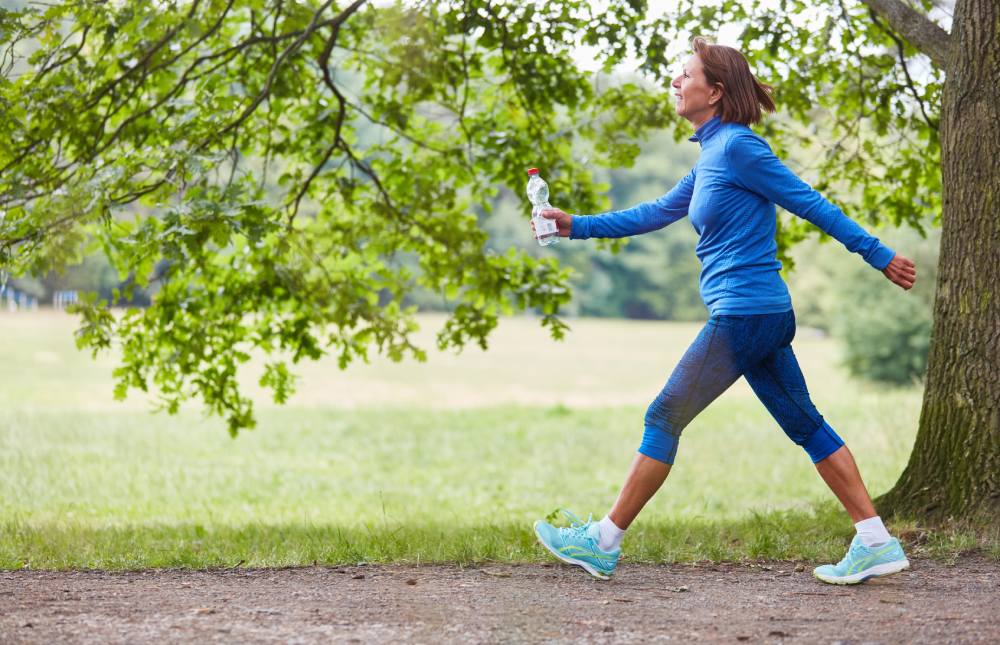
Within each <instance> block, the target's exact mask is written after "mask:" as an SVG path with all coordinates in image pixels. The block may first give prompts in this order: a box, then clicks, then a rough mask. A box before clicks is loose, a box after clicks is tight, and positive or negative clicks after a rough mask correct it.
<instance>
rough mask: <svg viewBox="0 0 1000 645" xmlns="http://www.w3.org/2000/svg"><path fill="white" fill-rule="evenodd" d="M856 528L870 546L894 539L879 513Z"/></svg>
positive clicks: (861, 522) (864, 541)
mask: <svg viewBox="0 0 1000 645" xmlns="http://www.w3.org/2000/svg"><path fill="white" fill-rule="evenodd" d="M854 528H856V529H857V530H858V537H859V538H861V543H862V544H864V545H865V546H866V547H869V548H871V547H873V546H879V545H882V544H885V543H886V542H888V541H889V540H891V539H892V536H891V535H889V531H887V530H886V528H885V524H883V523H882V518H881V517H879V516H878V515H876V516H875V517H869V518H868V519H867V520H861V521H860V522H858V523H857V524H855V525H854ZM602 536H603V532H602ZM601 539H602V540H603V539H604V538H603V537H602V538H601Z"/></svg>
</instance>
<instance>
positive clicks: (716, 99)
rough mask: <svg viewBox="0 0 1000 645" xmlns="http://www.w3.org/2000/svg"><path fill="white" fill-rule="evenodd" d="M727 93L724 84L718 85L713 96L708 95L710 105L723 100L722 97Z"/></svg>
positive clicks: (713, 89) (712, 93) (714, 88)
mask: <svg viewBox="0 0 1000 645" xmlns="http://www.w3.org/2000/svg"><path fill="white" fill-rule="evenodd" d="M725 93H726V86H725V85H723V84H722V83H716V84H715V87H713V88H712V92H711V94H709V95H708V104H709V105H715V104H716V103H718V102H719V101H721V100H722V95H723V94H725Z"/></svg>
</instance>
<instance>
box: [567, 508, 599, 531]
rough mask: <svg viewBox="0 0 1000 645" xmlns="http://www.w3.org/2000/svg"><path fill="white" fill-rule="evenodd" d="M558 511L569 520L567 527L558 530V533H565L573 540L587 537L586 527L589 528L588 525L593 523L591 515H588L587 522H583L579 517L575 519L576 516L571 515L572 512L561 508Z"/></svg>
mask: <svg viewBox="0 0 1000 645" xmlns="http://www.w3.org/2000/svg"><path fill="white" fill-rule="evenodd" d="M559 510H560V511H562V514H563V515H565V516H566V518H567V519H568V520H569V526H567V527H563V528H561V529H559V531H560V532H566V533H567V534H568V535H570V536H572V537H575V538H584V537H587V527H588V526H590V523H591V522H593V520H594V514H593V513H591V514H590V515H588V516H587V521H586V522H584V521H583V520H581V519H580V518H579V517H577V516H576V514H575V513H573V512H572V511H569V510H567V509H565V508H561V509H559Z"/></svg>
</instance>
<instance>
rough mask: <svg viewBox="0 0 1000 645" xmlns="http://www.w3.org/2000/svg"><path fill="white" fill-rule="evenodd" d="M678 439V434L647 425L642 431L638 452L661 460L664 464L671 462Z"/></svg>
mask: <svg viewBox="0 0 1000 645" xmlns="http://www.w3.org/2000/svg"><path fill="white" fill-rule="evenodd" d="M679 440H680V437H679V436H678V435H675V434H673V433H671V432H669V431H667V430H665V429H663V428H660V427H656V426H649V425H647V426H646V427H645V428H644V429H643V432H642V443H641V444H639V454H642V455H646V456H647V457H649V458H650V459H655V460H657V461H662V462H663V463H665V464H673V463H674V457H676V455H677V444H678V442H679Z"/></svg>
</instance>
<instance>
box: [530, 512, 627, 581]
mask: <svg viewBox="0 0 1000 645" xmlns="http://www.w3.org/2000/svg"><path fill="white" fill-rule="evenodd" d="M540 521H541V520H539V521H536V522H535V523H534V525H533V526H532V528H533V529H534V530H535V537H536V538H538V543H539V544H541V545H542V546H544V547H545V548H546V549H547V550H548V552H549V553H551V554H552V555H554V556H556V557H557V558H559V559H560V560H562V561H563V562H565V563H566V564H575V565H576V566H578V567H583V569H584V571H586V572H587V573H589V574H590V575H592V576H594V577H595V578H597V579H598V580H610V579H611V576H609V575H607V574H605V573H601V572H600V571H598V570H597V569H595V568H594V567H593V566H592V565H590V564H589V563H587V562H584V561H583V560H576V559H574V558H571V557H569V556H566V555H563V554H562V553H559V552H557V551H555V550H554V549H553V548H552V547H550V546H549V545H548V544H546V543H545V540H543V539H542V535H541V534H540V533H539V532H538V523H539V522H540Z"/></svg>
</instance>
